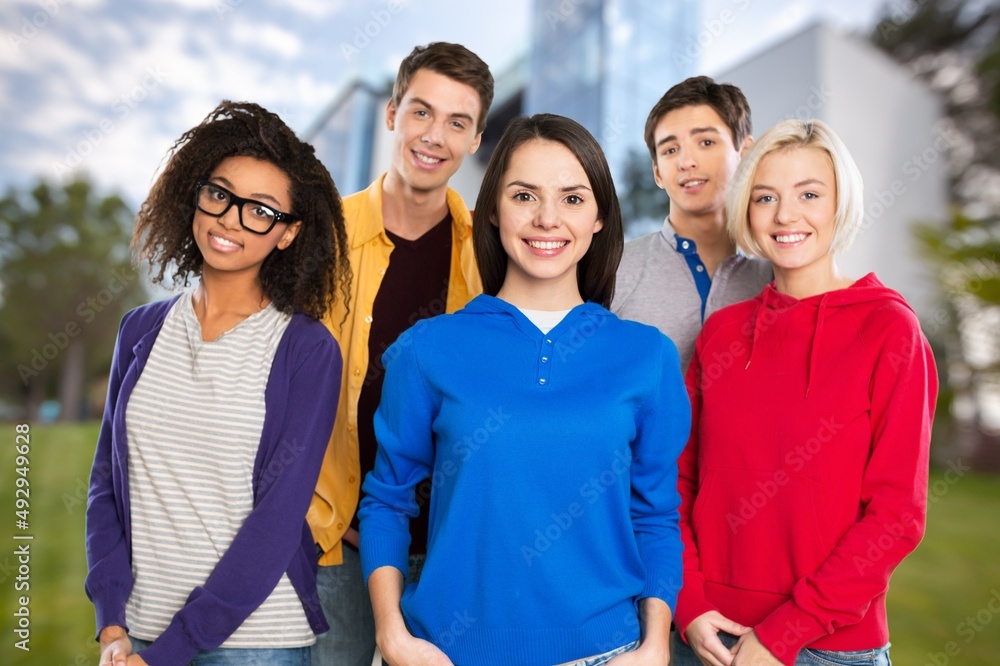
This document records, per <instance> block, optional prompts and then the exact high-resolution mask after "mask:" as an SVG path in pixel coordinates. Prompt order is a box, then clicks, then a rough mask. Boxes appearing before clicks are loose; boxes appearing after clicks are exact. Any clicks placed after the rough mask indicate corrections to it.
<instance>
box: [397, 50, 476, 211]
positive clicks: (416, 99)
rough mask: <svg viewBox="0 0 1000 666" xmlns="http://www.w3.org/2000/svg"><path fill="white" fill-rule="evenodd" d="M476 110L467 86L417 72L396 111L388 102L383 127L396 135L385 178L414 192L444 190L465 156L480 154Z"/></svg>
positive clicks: (436, 75) (420, 71) (472, 89)
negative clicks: (390, 162)
mask: <svg viewBox="0 0 1000 666" xmlns="http://www.w3.org/2000/svg"><path fill="white" fill-rule="evenodd" d="M480 106H481V102H480V100H479V94H478V93H477V92H476V90H475V88H473V87H472V86H469V85H466V84H464V83H459V82H458V81H455V80H454V79H450V78H448V77H447V76H445V75H443V74H438V73H437V72H433V71H431V70H429V69H420V70H417V72H416V74H414V75H413V78H412V79H411V81H410V85H409V87H408V88H407V90H406V93H404V94H403V97H402V99H400V101H399V106H398V108H397V107H396V106H395V105H394V104H393V103H392V101H391V100H390V101H389V104H388V105H387V106H386V112H385V114H386V127H387V128H388V129H389V130H390V131H392V132H394V133H395V134H394V136H393V147H392V165H391V167H390V168H389V175H388V176H387V177H388V178H391V179H393V180H399V181H401V183H402V184H403V185H404V186H406V187H408V188H410V189H412V190H416V191H419V192H432V191H435V190H440V189H443V188H445V187H447V185H448V180H449V179H450V178H451V177H452V176H453V175H455V172H456V171H458V168H459V167H460V166H461V165H462V160H463V159H465V156H466V155H471V154H472V153H474V152H476V149H477V148H479V142H480V140H481V139H482V134H481V133H479V131H478V129H477V127H476V119H477V118H479V111H480Z"/></svg>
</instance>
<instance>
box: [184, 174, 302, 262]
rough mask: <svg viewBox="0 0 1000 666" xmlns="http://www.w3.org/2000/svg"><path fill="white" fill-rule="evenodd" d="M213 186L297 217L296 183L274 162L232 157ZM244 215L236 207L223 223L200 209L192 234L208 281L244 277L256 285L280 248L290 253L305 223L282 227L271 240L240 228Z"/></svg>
mask: <svg viewBox="0 0 1000 666" xmlns="http://www.w3.org/2000/svg"><path fill="white" fill-rule="evenodd" d="M208 181H209V182H211V183H215V184H217V185H221V186H222V187H224V188H226V189H227V190H229V191H231V192H232V193H233V194H235V195H236V196H239V197H244V198H247V199H254V200H255V201H259V202H261V203H263V204H266V205H268V206H272V207H274V208H276V209H277V210H278V211H281V212H284V213H294V212H295V211H293V210H292V209H291V205H292V197H291V182H290V181H289V179H288V176H287V175H285V172H284V171H282V170H281V169H279V168H278V167H276V166H274V165H273V164H271V163H270V162H264V161H261V160H258V159H255V158H253V157H246V156H235V157H227V158H226V159H224V160H222V161H221V162H220V163H219V165H218V166H217V167H216V168H215V170H213V171H212V175H211V176H210V177H209V178H208ZM239 214H240V212H239V210H238V207H237V206H232V207H230V208H229V210H228V211H226V213H225V214H224V215H223V216H222V217H212V216H211V215H208V214H207V213H205V212H203V211H201V210H199V209H197V208H196V209H195V213H194V222H193V225H192V231H193V233H194V240H195V243H196V244H197V245H198V249H199V250H200V251H201V256H202V258H203V259H204V263H203V265H202V274H203V275H204V276H206V277H214V276H216V275H220V274H230V275H235V274H240V275H245V276H247V277H251V278H252V279H254V280H256V279H257V276H258V274H259V273H260V266H261V264H262V263H264V259H266V258H267V256H268V255H269V254H270V253H271V252H272V251H273V250H274V249H275V248H278V249H280V250H283V249H285V248H286V247H288V246H289V245H290V244H291V242H292V241H293V240H295V236H296V235H297V234H298V232H299V228H300V227H301V226H302V222H295V223H292V224H287V223H278V224H275V225H274V228H272V229H271V231H270V232H268V233H267V234H264V235H261V234H255V233H252V232H249V231H247V230H246V229H244V228H243V227H242V226H241V225H240V218H239ZM244 214H246V213H244Z"/></svg>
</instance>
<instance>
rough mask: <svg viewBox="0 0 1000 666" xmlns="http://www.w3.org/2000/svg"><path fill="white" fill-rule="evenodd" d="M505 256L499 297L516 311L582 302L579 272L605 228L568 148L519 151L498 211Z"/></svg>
mask: <svg viewBox="0 0 1000 666" xmlns="http://www.w3.org/2000/svg"><path fill="white" fill-rule="evenodd" d="M497 214H498V216H499V220H498V221H496V222H495V224H497V225H498V226H499V228H500V242H501V243H502V244H503V248H504V250H505V251H506V253H507V273H506V277H505V278H504V283H503V287H502V289H501V292H502V294H503V296H504V298H505V299H506V300H509V301H511V302H513V303H515V304H516V305H521V304H523V303H530V302H534V303H539V302H544V303H547V304H549V305H553V304H554V307H553V308H543V309H561V308H563V307H565V308H570V307H573V306H574V305H577V304H579V303H580V302H582V298H581V297H580V287H579V284H578V283H577V274H576V267H577V264H578V263H579V262H580V260H581V259H582V258H583V256H584V255H585V254H586V253H587V250H588V249H589V248H590V243H591V240H592V239H593V236H594V234H595V233H597V232H598V231H600V230H601V228H602V226H603V223H602V221H601V220H599V219H598V206H597V201H596V198H595V197H594V193H593V191H592V190H591V184H590V181H589V180H588V178H587V174H586V172H585V171H584V169H583V167H582V166H581V165H580V161H579V160H578V159H577V158H576V156H575V155H574V154H573V153H572V151H570V150H569V148H567V147H566V146H564V145H562V144H561V143H556V142H553V141H545V140H542V139H534V140H531V141H528V142H526V143H524V144H522V145H521V146H520V147H518V148H517V149H516V150H515V151H514V152H513V154H512V155H511V157H510V164H509V166H508V167H507V171H506V172H505V173H504V174H503V177H502V179H501V190H500V201H499V203H498V205H497Z"/></svg>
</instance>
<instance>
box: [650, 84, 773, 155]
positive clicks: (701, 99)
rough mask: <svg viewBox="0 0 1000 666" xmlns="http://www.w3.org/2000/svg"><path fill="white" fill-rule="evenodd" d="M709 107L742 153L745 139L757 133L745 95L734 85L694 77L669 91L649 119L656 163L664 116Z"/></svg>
mask: <svg viewBox="0 0 1000 666" xmlns="http://www.w3.org/2000/svg"><path fill="white" fill-rule="evenodd" d="M698 104H705V105H707V106H710V107H712V109H713V110H715V112H716V113H718V114H719V117H720V118H722V121H723V122H724V123H726V125H727V126H728V127H729V131H730V132H731V133H732V135H733V146H734V147H735V148H736V150H739V149H740V144H741V143H743V139H745V138H746V137H748V136H750V134H751V133H752V132H753V125H752V123H751V122H750V104H749V103H748V102H747V98H746V96H745V95H744V94H743V91H742V90H740V89H739V88H737V87H736V86H734V85H732V84H730V83H716V82H715V81H713V80H712V79H711V78H710V77H708V76H692V77H691V78H689V79H685V80H683V81H681V82H680V83H678V84H677V85H675V86H674V87H672V88H671V89H670V90H668V91H667V92H666V93H665V94H664V95H663V97H661V98H660V101H659V102H657V103H656V104H655V105H654V106H653V110H652V111H650V112H649V117H648V118H646V132H645V134H644V137H645V139H646V147H647V148H649V156H650V157H651V158H652V160H653V162H654V163H655V162H656V145H655V143H654V142H655V137H654V136H653V134H654V133H655V132H656V125H657V123H659V122H660V119H661V118H663V116H665V115H667V114H668V113H670V112H671V111H674V110H676V109H680V108H681V107H685V106H696V105H698Z"/></svg>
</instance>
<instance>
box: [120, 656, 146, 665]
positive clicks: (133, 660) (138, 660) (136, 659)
mask: <svg viewBox="0 0 1000 666" xmlns="http://www.w3.org/2000/svg"><path fill="white" fill-rule="evenodd" d="M125 663H126V664H127V666H149V665H148V664H147V663H146V660H145V659H143V658H142V657H140V656H139V655H137V654H130V655H129V656H128V661H127V662H125Z"/></svg>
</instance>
